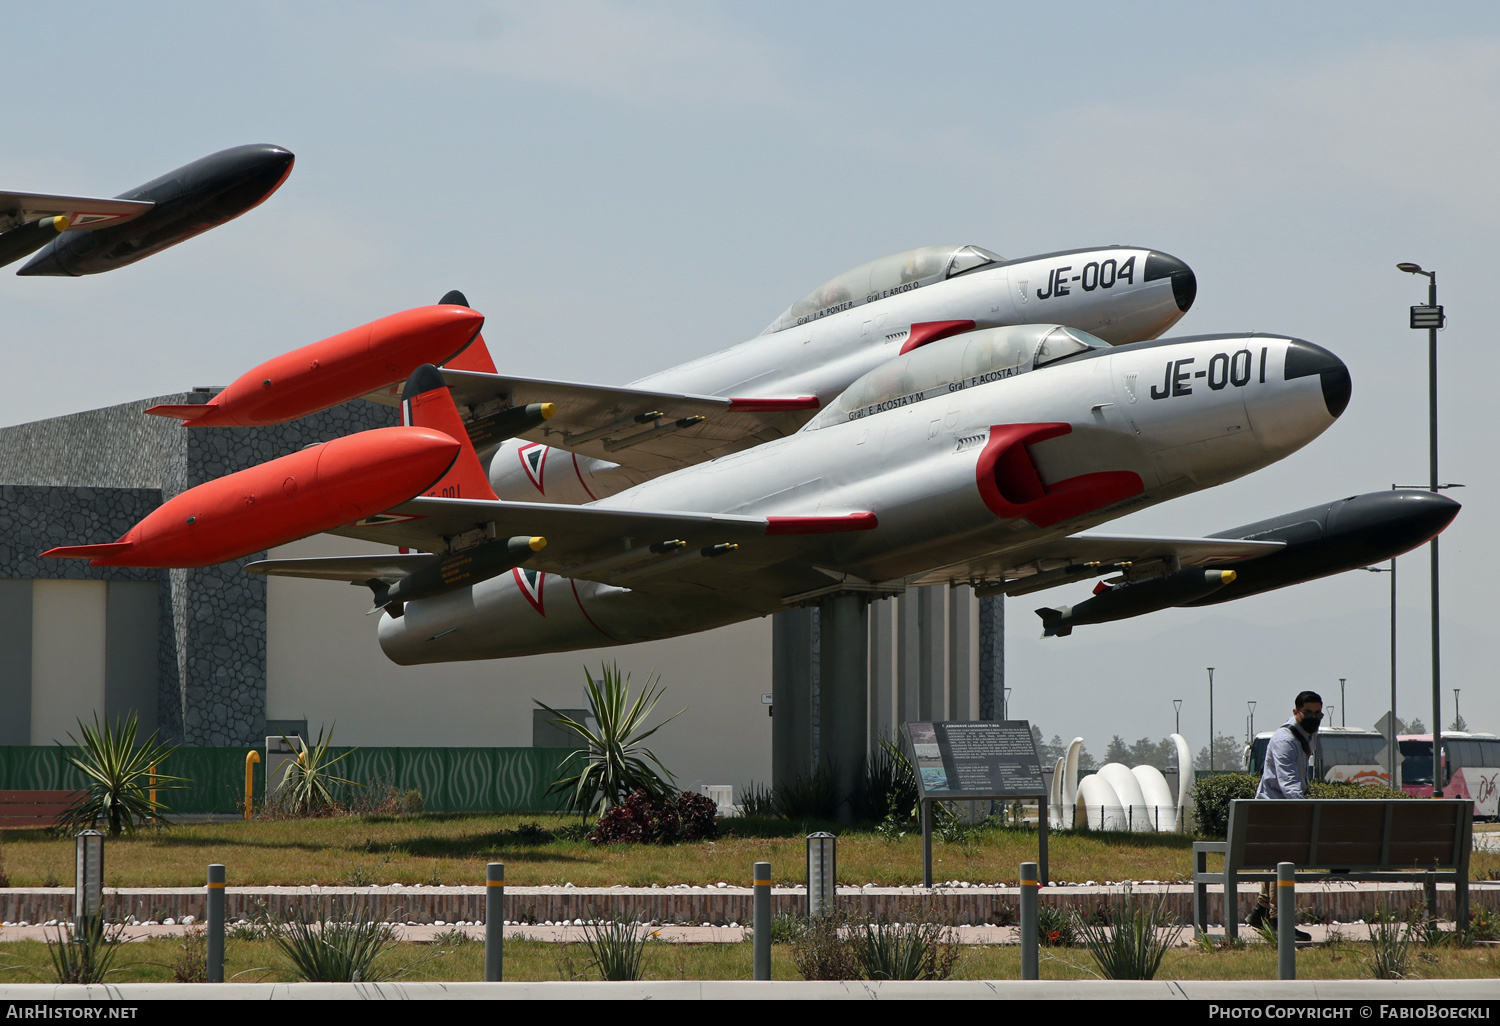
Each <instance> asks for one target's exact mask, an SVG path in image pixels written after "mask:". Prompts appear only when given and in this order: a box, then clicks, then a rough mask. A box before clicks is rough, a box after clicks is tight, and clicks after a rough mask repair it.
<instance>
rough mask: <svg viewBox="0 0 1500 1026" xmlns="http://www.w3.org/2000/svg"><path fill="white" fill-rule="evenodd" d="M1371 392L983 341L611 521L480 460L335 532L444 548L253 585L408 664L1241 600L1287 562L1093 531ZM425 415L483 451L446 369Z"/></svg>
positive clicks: (1302, 359)
mask: <svg viewBox="0 0 1500 1026" xmlns="http://www.w3.org/2000/svg"><path fill="white" fill-rule="evenodd" d="M1043 284H1045V282H1044V283H1043ZM1053 287H1054V288H1055V287H1056V285H1055V283H1054V286H1053ZM1349 395H1350V379H1349V373H1348V371H1347V369H1346V368H1345V366H1344V364H1343V363H1342V362H1341V361H1340V360H1339V359H1338V357H1336V356H1334V355H1333V354H1332V353H1330V352H1329V351H1327V350H1326V349H1323V348H1322V347H1320V346H1317V345H1315V344H1313V343H1310V342H1305V341H1301V340H1299V339H1294V338H1288V337H1285V336H1279V335H1262V334H1252V335H1205V336H1196V337H1190V338H1177V339H1170V338H1169V339H1159V340H1156V341H1147V342H1139V343H1134V344H1124V345H1120V346H1117V347H1111V346H1109V345H1108V344H1106V343H1105V342H1104V341H1103V340H1101V339H1099V338H1097V337H1096V336H1094V335H1092V334H1090V333H1087V332H1085V331H1082V330H1079V329H1076V328H1068V327H1062V326H1058V325H1054V324H1028V325H1021V326H1007V327H999V328H990V329H980V330H975V331H970V332H966V333H962V334H958V335H954V336H950V337H947V338H944V339H941V340H938V341H935V342H932V343H930V344H928V345H925V346H923V347H921V348H918V349H916V350H913V351H910V352H907V353H905V354H901V355H896V356H895V357H894V358H892V359H888V360H886V361H885V362H883V363H882V364H880V365H879V366H878V367H876V368H874V369H873V370H870V371H869V372H867V373H865V374H864V375H862V376H861V377H859V378H858V380H856V381H854V382H853V383H852V384H851V385H849V387H847V388H846V389H844V390H843V391H842V392H841V393H840V394H839V395H838V397H837V399H836V401H834V402H832V403H830V404H829V405H828V406H827V407H826V408H824V409H822V410H821V411H820V412H819V413H818V414H817V416H816V417H815V418H814V419H813V420H811V421H810V422H809V423H807V424H806V425H805V426H804V427H803V428H802V429H801V430H799V431H797V432H796V433H795V434H791V435H789V436H787V437H784V438H780V439H775V440H772V441H769V442H766V443H764V444H761V445H758V446H755V447H754V448H751V449H748V450H746V451H741V452H736V453H731V454H729V455H724V456H720V457H718V458H716V459H711V460H708V461H705V462H701V463H698V464H695V465H691V466H688V467H685V468H683V469H680V470H676V471H673V472H670V473H665V474H663V475H661V476H658V477H655V478H654V479H651V480H647V481H644V482H642V483H640V484H637V485H634V486H632V487H629V488H626V489H624V490H622V491H620V492H619V493H618V494H616V495H614V496H613V497H611V498H610V499H608V500H606V501H596V502H590V503H587V504H585V505H580V506H569V505H559V504H549V503H541V502H519V501H502V500H499V499H496V498H494V497H491V496H480V497H467V496H469V495H471V494H472V491H471V492H464V493H463V495H464V496H465V497H446V498H445V497H443V496H444V495H448V496H452V495H453V494H454V492H455V491H458V490H459V485H458V483H457V482H458V481H459V480H460V478H462V479H463V480H465V481H469V482H473V481H474V480H476V479H478V480H482V471H481V470H480V465H479V460H478V457H477V455H476V454H475V453H474V451H473V449H472V448H466V449H465V451H464V455H463V456H461V457H460V463H464V464H465V465H466V466H467V467H468V468H469V469H468V470H466V471H465V470H461V468H460V469H456V470H455V471H453V472H451V473H450V478H451V481H449V482H448V483H446V484H445V483H442V482H440V483H439V486H438V487H435V488H433V489H432V490H431V491H430V492H429V493H428V494H427V495H424V496H419V497H417V498H415V499H412V500H410V501H408V502H404V503H401V504H399V505H397V506H395V507H392V508H391V509H390V510H388V511H387V512H386V513H384V514H382V515H380V516H375V517H368V518H366V519H364V520H361V521H359V522H357V523H354V524H351V525H349V526H346V527H342V528H338V529H336V530H335V531H334V532H333V533H337V534H342V535H346V536H350V537H356V538H362V539H366V540H369V541H372V542H381V543H385V544H389V545H393V546H409V547H411V548H414V549H420V550H423V551H421V552H411V553H401V554H391V555H378V556H368V557H365V556H355V557H333V558H325V559H300V560H269V561H262V562H260V563H256V564H252V565H251V566H250V567H249V569H250V570H251V571H252V572H256V573H266V574H278V575H286V576H298V577H310V578H318V579H328V580H342V581H347V582H350V583H354V584H360V585H365V586H368V587H370V588H371V589H372V591H373V592H374V593H375V596H376V603H377V606H379V607H380V608H382V609H383V615H382V617H381V621H380V625H379V639H380V645H381V647H382V649H383V650H384V651H385V653H386V655H387V656H388V657H389V658H391V659H392V660H394V661H395V662H397V663H402V664H412V663H427V662H443V661H449V660H462V659H492V658H499V657H506V656H519V655H529V654H534V653H540V652H556V651H568V650H575V649H585V648H591V647H598V646H605V645H614V644H620V643H627V642H637V641H646V640H651V639H657V638H666V637H672V636H676V635H682V634H688V633H692V632H696V631H702V630H707V629H710V628H713V627H718V626H722V625H724V624H729V623H734V622H736V621H740V620H746V619H751V618H754V617H759V616H763V615H766V614H768V613H773V612H776V611H778V610H780V609H784V608H786V607H787V606H788V604H791V603H797V602H802V601H805V600H808V599H810V598H813V597H816V596H818V595H821V594H826V593H830V592H834V591H844V590H855V591H865V592H868V593H871V594H872V595H874V594H888V593H894V592H899V591H901V590H902V589H904V588H905V587H907V586H911V585H919V584H934V583H940V582H954V583H958V582H962V583H970V584H973V585H975V586H976V587H978V588H980V589H986V588H988V589H993V590H1007V591H1010V590H1012V589H1019V588H1021V587H1024V586H1026V585H1027V584H1028V583H1029V584H1031V585H1033V586H1034V587H1036V588H1040V587H1046V586H1050V585H1052V584H1063V583H1067V582H1068V581H1076V580H1081V579H1084V578H1086V577H1088V576H1102V575H1105V574H1108V573H1112V572H1116V571H1126V572H1129V573H1134V574H1139V573H1140V571H1142V570H1144V569H1147V568H1154V570H1153V572H1154V573H1156V574H1158V575H1164V574H1168V573H1181V572H1184V571H1189V572H1192V571H1196V572H1198V573H1200V574H1205V575H1206V574H1218V575H1219V577H1218V578H1216V579H1215V583H1216V584H1222V586H1224V587H1232V586H1233V585H1232V583H1231V582H1232V580H1233V576H1234V575H1233V573H1227V574H1226V573H1224V572H1223V571H1221V570H1210V569H1208V566H1209V564H1214V565H1216V566H1222V565H1232V564H1233V563H1235V562H1236V561H1245V560H1253V559H1256V558H1258V557H1264V556H1267V555H1270V554H1273V553H1275V552H1278V551H1280V550H1281V549H1282V548H1283V547H1284V544H1285V543H1284V542H1282V541H1276V540H1255V539H1237V538H1222V537H1209V538H1134V537H1116V536H1099V535H1090V534H1080V533H1079V532H1081V531H1084V530H1085V529H1087V528H1090V527H1095V526H1097V525H1099V524H1102V523H1105V522H1107V521H1109V520H1111V519H1113V518H1116V517H1119V516H1122V515H1124V514H1125V513H1128V512H1134V511H1136V510H1139V509H1142V508H1145V507H1147V506H1150V505H1153V504H1155V503H1159V502H1164V501H1166V500H1168V499H1171V498H1175V497H1177V496H1180V495H1184V494H1187V493H1190V492H1194V491H1198V490H1200V489H1203V488H1208V487H1212V486H1214V485H1217V484H1222V483H1224V482H1226V481H1230V480H1233V479H1235V478H1238V477H1241V476H1243V475H1245V474H1248V473H1250V472H1251V471H1254V470H1257V469H1259V468H1261V467H1264V466H1267V465H1268V464H1271V463H1274V462H1275V461H1277V460H1279V459H1281V458H1283V457H1285V456H1287V455H1288V454H1290V453H1292V452H1294V451H1296V450H1297V449H1300V448H1301V447H1302V446H1304V445H1306V444H1307V443H1308V442H1310V441H1311V440H1312V439H1314V438H1316V437H1317V436H1318V435H1319V434H1321V433H1322V432H1323V431H1324V430H1326V429H1327V428H1328V427H1329V426H1330V425H1331V424H1333V422H1334V420H1335V419H1336V418H1337V417H1338V416H1339V415H1340V414H1341V413H1342V412H1343V410H1344V408H1345V406H1346V405H1347V403H1348V400H1349ZM405 396H406V403H407V404H408V408H409V410H410V411H412V412H410V413H409V415H408V419H409V421H410V422H411V423H413V424H416V425H418V426H426V427H440V428H442V429H444V430H447V431H448V432H449V433H450V434H453V435H454V436H455V437H457V438H459V440H460V441H461V442H467V437H466V436H465V431H464V430H463V428H462V427H460V426H459V420H458V416H457V413H456V411H455V409H454V407H453V404H452V401H451V399H450V398H449V390H448V388H447V386H446V385H445V383H444V381H443V377H442V376H441V375H440V373H439V372H438V371H436V370H435V369H433V368H430V367H429V368H422V369H419V370H418V372H417V373H416V374H415V375H413V378H412V379H411V380H410V381H408V382H407V384H406V389H405ZM444 425H446V427H444ZM455 467H456V468H457V467H458V464H455ZM455 475H456V476H455ZM469 487H470V488H471V489H472V487H473V486H472V484H470V485H469ZM544 539H545V541H544ZM1200 597H1201V596H1200Z"/></svg>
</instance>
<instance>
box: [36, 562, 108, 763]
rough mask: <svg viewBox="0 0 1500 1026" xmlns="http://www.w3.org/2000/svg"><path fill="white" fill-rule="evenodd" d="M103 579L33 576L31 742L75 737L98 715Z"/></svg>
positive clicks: (46, 742) (101, 684)
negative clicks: (80, 721) (82, 724)
mask: <svg viewBox="0 0 1500 1026" xmlns="http://www.w3.org/2000/svg"><path fill="white" fill-rule="evenodd" d="M107 589H108V585H107V584H106V583H105V582H104V581H40V580H39V581H35V582H33V584H32V607H31V609H32V619H31V743H32V744H34V745H50V744H52V742H53V741H62V742H64V743H66V742H67V739H68V735H69V734H70V733H71V734H72V735H73V736H74V737H75V738H76V737H80V735H79V732H78V721H79V720H82V721H83V722H85V723H88V722H90V721H91V720H92V718H93V715H94V713H95V712H97V713H98V714H99V718H100V719H101V720H103V719H104V674H105V669H104V667H105V663H104V638H105V623H106V611H107V609H108V591H107Z"/></svg>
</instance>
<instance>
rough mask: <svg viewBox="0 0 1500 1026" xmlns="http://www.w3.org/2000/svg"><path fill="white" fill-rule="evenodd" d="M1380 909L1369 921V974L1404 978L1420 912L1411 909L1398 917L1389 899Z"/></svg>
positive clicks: (1406, 973)
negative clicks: (1377, 914)
mask: <svg viewBox="0 0 1500 1026" xmlns="http://www.w3.org/2000/svg"><path fill="white" fill-rule="evenodd" d="M1383 912H1384V914H1383V915H1379V916H1375V917H1373V921H1372V922H1371V924H1370V961H1369V967H1370V975H1372V976H1374V977H1375V978H1376V979H1377V980H1404V979H1406V978H1407V977H1408V976H1410V975H1411V959H1412V953H1413V952H1412V947H1413V945H1414V943H1415V941H1416V939H1417V933H1418V926H1417V923H1418V922H1419V921H1420V919H1419V917H1420V916H1421V912H1420V911H1419V910H1413V911H1412V912H1411V913H1410V914H1408V915H1407V916H1406V917H1405V918H1402V917H1400V916H1398V915H1396V914H1395V913H1393V912H1392V911H1391V906H1390V901H1389V899H1388V900H1387V901H1386V902H1385V904H1384V907H1383Z"/></svg>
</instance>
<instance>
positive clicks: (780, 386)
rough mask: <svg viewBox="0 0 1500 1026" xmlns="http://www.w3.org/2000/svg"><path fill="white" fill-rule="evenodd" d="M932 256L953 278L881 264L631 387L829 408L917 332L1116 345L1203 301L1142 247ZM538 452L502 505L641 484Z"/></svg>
mask: <svg viewBox="0 0 1500 1026" xmlns="http://www.w3.org/2000/svg"><path fill="white" fill-rule="evenodd" d="M929 249H930V250H932V251H939V252H940V251H943V250H954V254H953V256H952V259H951V262H950V263H949V264H948V266H949V267H950V268H953V270H952V271H951V273H949V272H948V271H945V270H943V269H942V268H941V267H939V268H938V269H936V270H934V268H933V267H921V266H916V267H914V266H913V262H914V261H917V262H918V263H919V262H920V259H921V257H922V256H923V255H924V254H927V253H928V251H927V250H914V251H912V252H911V253H906V254H896V255H895V256H893V257H888V258H885V260H882V261H874V262H872V263H871V264H867V265H864V267H862V268H856V269H855V270H854V271H851V272H848V273H847V274H844V275H840V276H839V277H838V278H834V279H832V280H831V281H829V282H826V283H824V285H822V286H820V287H819V288H818V289H815V290H813V292H811V293H809V294H808V295H807V296H805V297H803V298H802V299H801V300H798V302H796V303H793V304H792V306H791V307H790V308H788V310H787V311H786V312H785V313H783V314H782V315H781V316H780V317H778V318H777V319H776V320H775V321H773V322H772V323H771V325H770V326H769V327H767V329H766V330H765V331H764V332H762V333H761V334H760V335H757V336H756V337H755V338H753V339H750V340H749V341H746V342H742V343H740V344H738V345H735V346H732V347H730V348H728V349H725V350H722V351H720V352H716V353H713V354H711V355H709V356H705V357H702V358H700V359H697V360H693V361H690V362H688V363H684V364H680V365H678V366H676V367H672V368H670V369H668V370H664V371H660V372H658V373H655V374H651V375H648V376H646V377H644V378H641V379H639V380H638V381H635V382H632V384H634V385H637V386H639V387H642V388H651V389H660V390H663V391H672V392H689V393H696V394H699V395H714V396H726V397H757V398H758V397H780V396H816V397H817V398H818V400H819V401H820V402H821V403H823V404H827V403H828V402H830V401H832V400H833V399H834V398H835V397H837V396H838V395H839V394H840V393H842V392H843V391H844V389H845V388H847V387H848V386H849V384H850V383H851V382H853V381H854V380H855V379H856V378H858V377H860V376H861V375H863V374H865V373H867V372H868V371H870V370H871V369H873V368H875V367H878V366H879V365H881V364H883V363H885V362H886V361H887V360H889V359H891V358H892V357H894V356H897V355H898V354H900V353H903V352H907V351H909V349H910V348H911V347H913V346H915V345H919V344H921V341H922V339H921V332H920V331H919V332H918V335H917V337H916V338H914V337H913V331H912V326H913V325H923V324H929V325H930V324H932V323H934V322H960V324H961V325H962V327H964V328H970V327H972V328H987V327H996V326H1000V325H1013V324H1040V323H1049V324H1050V323H1061V324H1069V325H1072V326H1074V327H1077V328H1081V329H1083V330H1085V331H1087V332H1090V333H1092V334H1093V335H1095V336H1098V337H1099V338H1102V339H1104V340H1105V341H1106V342H1109V343H1111V344H1115V345H1120V344H1125V343H1130V342H1139V341H1142V340H1146V339H1153V338H1156V337H1157V336H1159V335H1160V334H1162V333H1163V332H1164V331H1166V330H1167V329H1168V328H1170V327H1171V326H1172V325H1173V324H1175V323H1177V321H1178V320H1179V319H1181V317H1182V315H1183V314H1184V313H1185V312H1187V310H1188V309H1189V308H1190V307H1191V306H1192V303H1193V298H1194V296H1195V295H1196V290H1197V283H1196V280H1195V279H1194V277H1193V272H1192V271H1191V269H1189V268H1188V267H1187V265H1186V264H1184V263H1182V261H1180V260H1178V259H1177V258H1175V257H1172V256H1168V255H1167V254H1165V253H1158V252H1155V251H1152V250H1149V249H1143V248H1140V247H1131V246H1108V247H1100V248H1097V249H1078V250H1068V251H1065V252H1060V253H1049V254H1043V255H1040V256H1032V257H1024V258H1021V259H1018V260H1004V259H1002V258H999V257H994V258H993V259H989V257H993V256H994V255H993V254H988V255H985V256H976V257H972V258H971V259H984V260H985V261H986V262H984V263H978V264H976V265H975V266H973V267H971V268H968V269H964V257H963V254H964V253H965V251H967V250H973V252H974V253H975V254H983V253H984V251H982V250H974V249H973V247H929ZM945 259H946V257H945ZM940 263H941V261H940ZM926 271H931V272H932V273H926V274H924V273H923V272H926ZM963 322H972V325H970V324H964V323H963ZM950 330H952V329H950ZM535 448H536V445H535V444H532V443H526V442H521V441H511V442H506V443H504V444H502V445H501V446H500V447H499V449H498V450H497V451H496V452H495V453H494V455H493V457H492V458H491V459H490V460H489V468H490V483H491V486H492V487H493V488H494V490H495V494H496V495H498V496H499V497H500V498H502V499H514V500H529V501H533V502H565V503H575V504H576V503H585V502H590V501H594V500H597V499H603V498H606V497H608V496H610V495H614V494H617V493H618V492H620V491H622V490H623V489H625V488H628V487H631V486H632V485H637V484H640V483H642V482H643V481H644V480H646V475H644V474H642V473H640V472H638V471H633V470H630V469H629V468H625V467H620V466H617V465H616V464H613V463H608V462H605V461H603V460H597V459H590V458H588V457H583V456H576V457H575V456H574V454H572V453H569V452H567V451H565V450H555V451H552V452H544V453H543V454H542V456H543V457H544V458H539V457H538V454H537V453H536V452H528V453H527V455H529V456H530V457H531V463H530V464H528V463H526V462H525V460H523V458H522V452H523V450H533V449H535ZM543 448H544V449H545V448H547V447H543Z"/></svg>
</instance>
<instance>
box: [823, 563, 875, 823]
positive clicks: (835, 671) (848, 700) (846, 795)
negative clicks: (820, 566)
mask: <svg viewBox="0 0 1500 1026" xmlns="http://www.w3.org/2000/svg"><path fill="white" fill-rule="evenodd" d="M818 615H819V623H820V626H821V628H822V630H821V636H822V660H821V672H820V674H819V700H820V704H821V706H822V708H821V710H820V716H819V719H818V723H819V727H820V731H819V734H820V736H819V742H820V743H819V751H820V753H821V761H822V762H823V763H824V764H825V765H826V766H828V767H829V769H830V770H831V771H832V773H833V779H834V786H835V787H836V788H837V790H838V794H839V796H840V797H841V798H842V799H843V804H841V805H840V806H839V819H840V820H841V821H843V822H852V821H853V819H854V808H853V799H854V797H855V795H857V794H858V793H859V791H860V789H861V787H862V785H863V783H864V775H865V758H866V744H867V737H868V733H869V715H870V711H869V710H870V706H869V701H870V675H869V674H870V649H869V614H868V612H867V611H866V609H865V597H864V596H863V595H858V594H853V593H850V592H843V593H840V594H837V595H829V596H826V597H825V598H823V599H822V600H821V601H820V602H819V603H818Z"/></svg>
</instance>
